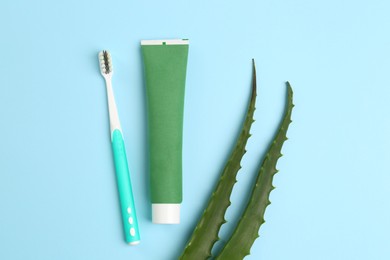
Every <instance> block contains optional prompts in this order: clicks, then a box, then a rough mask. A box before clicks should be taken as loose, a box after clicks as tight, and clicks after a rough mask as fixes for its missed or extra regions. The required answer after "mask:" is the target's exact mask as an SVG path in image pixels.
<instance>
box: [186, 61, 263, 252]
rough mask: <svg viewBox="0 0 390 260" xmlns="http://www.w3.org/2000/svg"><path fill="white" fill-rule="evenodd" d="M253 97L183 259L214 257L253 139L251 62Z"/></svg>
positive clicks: (254, 83)
mask: <svg viewBox="0 0 390 260" xmlns="http://www.w3.org/2000/svg"><path fill="white" fill-rule="evenodd" d="M252 66H253V74H252V94H251V99H250V102H249V106H248V110H247V114H246V118H245V122H244V124H243V126H242V129H241V133H240V135H239V137H238V139H237V143H236V145H235V148H234V150H233V152H232V154H231V155H230V158H229V160H228V161H227V163H226V165H225V168H224V170H223V172H222V174H221V177H220V179H219V182H218V184H217V186H216V188H215V190H214V192H213V194H212V196H211V198H210V200H209V202H208V205H207V208H206V209H205V211H204V212H203V215H202V217H201V219H200V220H199V222H198V224H197V226H196V228H195V230H194V231H193V233H192V236H191V238H190V241H189V242H188V244H187V246H186V248H185V249H184V252H183V253H182V255H181V256H180V259H181V260H192V259H193V260H203V259H207V258H209V257H210V256H211V249H212V248H213V245H214V243H215V242H217V241H218V240H219V237H218V232H219V230H220V228H221V226H222V224H224V223H226V220H225V218H224V216H225V212H226V210H227V208H228V207H229V206H230V204H231V202H230V194H231V193H232V189H233V186H234V184H235V183H236V182H237V181H236V176H237V172H238V171H239V170H240V168H241V165H240V161H241V159H242V157H243V156H244V154H245V153H246V150H245V146H246V143H247V141H248V138H249V137H250V136H251V135H250V133H249V130H250V128H251V125H252V123H253V122H254V120H253V114H254V111H255V103H256V68H255V63H254V60H252Z"/></svg>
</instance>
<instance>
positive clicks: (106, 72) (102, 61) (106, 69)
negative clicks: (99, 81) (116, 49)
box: [99, 50, 112, 77]
mask: <svg viewBox="0 0 390 260" xmlns="http://www.w3.org/2000/svg"><path fill="white" fill-rule="evenodd" d="M99 65H100V72H101V73H102V75H103V76H104V77H106V76H111V75H112V60H111V54H110V53H109V52H108V51H106V50H103V51H101V52H99Z"/></svg>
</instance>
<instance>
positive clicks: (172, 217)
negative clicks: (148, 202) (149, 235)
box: [152, 203, 180, 224]
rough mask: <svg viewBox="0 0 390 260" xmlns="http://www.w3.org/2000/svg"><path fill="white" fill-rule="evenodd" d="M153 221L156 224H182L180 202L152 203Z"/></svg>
mask: <svg viewBox="0 0 390 260" xmlns="http://www.w3.org/2000/svg"><path fill="white" fill-rule="evenodd" d="M152 221H153V223H154V224H180V204H173V203H156V204H152Z"/></svg>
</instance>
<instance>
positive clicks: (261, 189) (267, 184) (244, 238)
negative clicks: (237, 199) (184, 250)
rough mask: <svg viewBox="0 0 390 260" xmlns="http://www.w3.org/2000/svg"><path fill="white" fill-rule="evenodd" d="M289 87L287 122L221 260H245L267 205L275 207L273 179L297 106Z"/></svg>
mask: <svg viewBox="0 0 390 260" xmlns="http://www.w3.org/2000/svg"><path fill="white" fill-rule="evenodd" d="M286 85H287V100H286V107H285V113H284V117H283V121H282V122H281V124H280V126H279V130H278V132H277V134H276V136H275V139H274V140H273V142H272V144H271V146H270V148H269V150H268V152H267V155H266V156H265V158H264V161H263V163H262V165H261V168H260V170H259V173H258V176H257V179H256V183H255V185H254V187H253V190H252V194H251V197H250V199H249V202H248V204H247V207H246V209H245V210H244V213H243V214H242V216H241V219H240V221H239V222H238V224H237V227H236V229H235V230H234V232H233V234H232V236H231V237H230V239H229V241H228V242H227V243H226V244H225V246H224V247H223V249H222V250H221V252H220V254H219V255H218V256H217V257H216V259H217V260H226V259H229V260H241V259H243V258H244V257H245V256H246V255H249V253H250V248H251V247H252V245H253V243H254V242H255V240H256V238H257V237H259V235H258V233H259V229H260V226H261V225H262V224H263V223H264V222H265V220H264V213H265V210H266V208H267V206H268V205H269V204H271V202H270V200H269V195H270V193H271V191H272V190H273V189H274V186H273V185H272V180H273V177H274V175H275V174H276V173H277V172H278V170H277V169H276V163H277V161H278V159H279V158H280V157H281V156H282V154H281V150H282V146H283V143H284V141H285V140H287V136H286V134H287V129H288V127H289V125H290V123H291V113H292V109H293V107H294V105H293V91H292V88H291V86H290V84H289V83H288V82H287V83H286Z"/></svg>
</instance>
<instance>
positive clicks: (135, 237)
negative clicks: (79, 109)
mask: <svg viewBox="0 0 390 260" xmlns="http://www.w3.org/2000/svg"><path fill="white" fill-rule="evenodd" d="M112 149H113V153H114V163H115V170H116V179H117V185H118V191H119V201H120V205H121V213H122V214H121V215H122V220H123V227H124V231H125V239H126V242H127V243H129V244H130V245H135V244H138V243H139V241H140V235H139V229H138V220H137V215H136V211H135V206H134V198H133V191H132V188H131V180H130V172H129V167H128V165H127V157H126V149H125V144H124V142H123V136H122V132H121V131H120V130H119V129H115V130H114V131H113V133H112Z"/></svg>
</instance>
